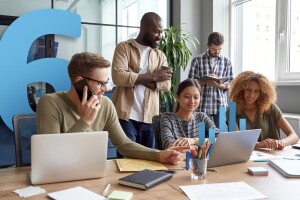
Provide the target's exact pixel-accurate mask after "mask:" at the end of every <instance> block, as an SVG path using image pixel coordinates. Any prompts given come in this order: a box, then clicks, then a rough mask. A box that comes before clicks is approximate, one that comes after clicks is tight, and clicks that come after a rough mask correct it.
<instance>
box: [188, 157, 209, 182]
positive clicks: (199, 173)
mask: <svg viewBox="0 0 300 200" xmlns="http://www.w3.org/2000/svg"><path fill="white" fill-rule="evenodd" d="M190 161H191V162H190V163H191V169H192V174H191V180H201V179H205V176H206V171H207V159H199V158H191V160H190Z"/></svg>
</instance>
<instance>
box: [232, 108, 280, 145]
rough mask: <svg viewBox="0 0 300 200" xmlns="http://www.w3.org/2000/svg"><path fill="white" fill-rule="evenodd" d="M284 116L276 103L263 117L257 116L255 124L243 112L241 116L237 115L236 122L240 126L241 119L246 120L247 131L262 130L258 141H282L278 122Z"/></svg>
mask: <svg viewBox="0 0 300 200" xmlns="http://www.w3.org/2000/svg"><path fill="white" fill-rule="evenodd" d="M281 116H282V113H281V110H280V109H279V108H278V106H277V105H276V104H275V103H272V104H271V106H270V108H269V110H267V111H266V112H265V113H264V114H263V115H262V116H258V114H256V116H255V121H254V123H251V121H250V120H249V119H248V118H247V116H246V114H245V113H244V112H242V113H241V114H240V115H238V114H237V115H236V122H237V124H238V125H239V120H240V119H243V118H244V119H246V129H247V130H249V129H261V133H260V136H259V139H258V141H262V140H264V139H267V138H271V139H276V140H279V139H280V132H279V128H278V120H279V119H280V117H281Z"/></svg>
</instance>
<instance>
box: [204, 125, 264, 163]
mask: <svg viewBox="0 0 300 200" xmlns="http://www.w3.org/2000/svg"><path fill="white" fill-rule="evenodd" d="M260 132H261V129H252V130H244V131H233V132H225V133H220V134H218V136H217V139H216V142H215V145H214V149H213V151H212V153H211V156H210V158H209V160H208V163H207V166H208V167H217V166H223V165H230V164H235V163H241V162H246V161H248V160H249V158H250V156H251V153H252V151H253V150H254V147H255V144H256V142H257V139H258V137H259V135H260Z"/></svg>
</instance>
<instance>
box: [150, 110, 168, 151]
mask: <svg viewBox="0 0 300 200" xmlns="http://www.w3.org/2000/svg"><path fill="white" fill-rule="evenodd" d="M168 114H169V113H160V114H159V115H154V116H153V117H152V124H153V132H154V137H155V146H154V148H155V149H158V150H163V146H162V141H161V133H160V119H161V117H162V116H163V115H168Z"/></svg>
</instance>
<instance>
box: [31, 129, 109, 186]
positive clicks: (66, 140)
mask: <svg viewBox="0 0 300 200" xmlns="http://www.w3.org/2000/svg"><path fill="white" fill-rule="evenodd" d="M107 143H108V133H107V132H106V131H99V132H84V133H64V134H41V135H33V136H32V137H31V173H30V176H31V177H30V178H31V183H32V184H45V183H54V182H64V181H73V180H82V179H91V178H100V177H103V176H105V169H106V160H107Z"/></svg>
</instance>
